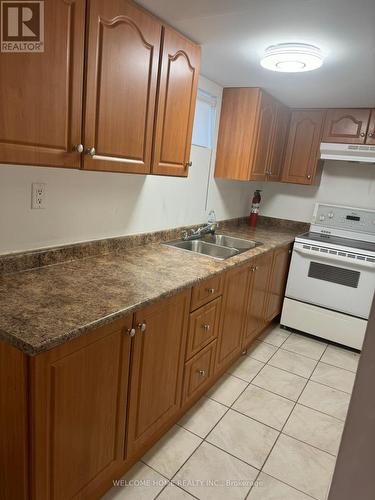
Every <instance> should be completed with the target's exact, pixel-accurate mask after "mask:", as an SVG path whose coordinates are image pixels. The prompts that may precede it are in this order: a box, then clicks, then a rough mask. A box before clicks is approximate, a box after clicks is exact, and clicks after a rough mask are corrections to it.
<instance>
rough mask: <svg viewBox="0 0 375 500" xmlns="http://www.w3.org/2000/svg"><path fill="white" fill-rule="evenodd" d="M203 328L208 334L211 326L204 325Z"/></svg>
mask: <svg viewBox="0 0 375 500" xmlns="http://www.w3.org/2000/svg"><path fill="white" fill-rule="evenodd" d="M202 327H203V329H204V330H205V331H206V332H208V331H209V330H210V325H202Z"/></svg>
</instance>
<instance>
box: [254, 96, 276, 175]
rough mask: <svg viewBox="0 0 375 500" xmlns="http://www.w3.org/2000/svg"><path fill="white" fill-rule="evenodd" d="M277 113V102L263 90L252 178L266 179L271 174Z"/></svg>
mask: <svg viewBox="0 0 375 500" xmlns="http://www.w3.org/2000/svg"><path fill="white" fill-rule="evenodd" d="M276 115H277V102H276V101H275V99H273V98H272V97H271V96H270V95H268V94H266V93H264V92H262V93H261V98H260V108H259V115H258V125H257V133H256V139H255V152H254V160H253V164H252V166H251V172H250V179H251V180H256V181H264V180H266V179H267V176H268V175H269V172H270V168H269V165H270V161H271V155H272V147H273V142H274V131H275V124H276Z"/></svg>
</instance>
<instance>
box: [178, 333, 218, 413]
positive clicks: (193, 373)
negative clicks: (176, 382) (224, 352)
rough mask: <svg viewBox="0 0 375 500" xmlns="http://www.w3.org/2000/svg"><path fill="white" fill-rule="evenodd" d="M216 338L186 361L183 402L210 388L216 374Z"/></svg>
mask: <svg viewBox="0 0 375 500" xmlns="http://www.w3.org/2000/svg"><path fill="white" fill-rule="evenodd" d="M215 353H216V340H214V341H213V342H211V343H210V344H208V345H207V346H206V347H205V348H204V349H202V350H201V351H199V353H198V354H196V355H195V356H194V357H193V358H191V359H190V361H187V363H185V374H184V387H183V392H182V403H183V404H185V403H187V402H188V401H189V400H190V399H192V398H194V397H195V396H197V395H198V394H199V393H202V394H203V392H204V391H205V390H207V389H208V387H209V386H210V384H211V379H212V377H213V375H214V367H215Z"/></svg>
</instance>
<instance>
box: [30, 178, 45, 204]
mask: <svg viewBox="0 0 375 500" xmlns="http://www.w3.org/2000/svg"><path fill="white" fill-rule="evenodd" d="M31 187H32V189H31V208H33V209H34V208H46V185H45V184H44V183H41V182H38V183H36V182H34V183H33V184H32V186H31Z"/></svg>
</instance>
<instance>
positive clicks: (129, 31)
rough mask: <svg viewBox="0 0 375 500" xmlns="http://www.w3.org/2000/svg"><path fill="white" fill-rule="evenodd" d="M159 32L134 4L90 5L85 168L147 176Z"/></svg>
mask: <svg viewBox="0 0 375 500" xmlns="http://www.w3.org/2000/svg"><path fill="white" fill-rule="evenodd" d="M161 30H162V27H161V24H160V23H159V21H158V20H156V19H155V18H154V17H153V16H151V15H150V14H148V13H147V12H146V11H145V10H143V9H141V8H140V7H138V6H137V5H135V4H134V3H133V2H128V1H122V0H106V1H105V2H103V1H101V0H92V1H90V3H89V32H88V53H87V82H86V113H85V139H84V142H85V148H86V149H90V148H94V149H95V155H94V156H90V154H87V153H86V154H85V155H84V168H85V169H89V170H108V171H117V172H134V173H147V172H150V165H151V151H152V134H153V121H154V110H155V99H156V87H157V73H158V64H159V50H160V41H161Z"/></svg>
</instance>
